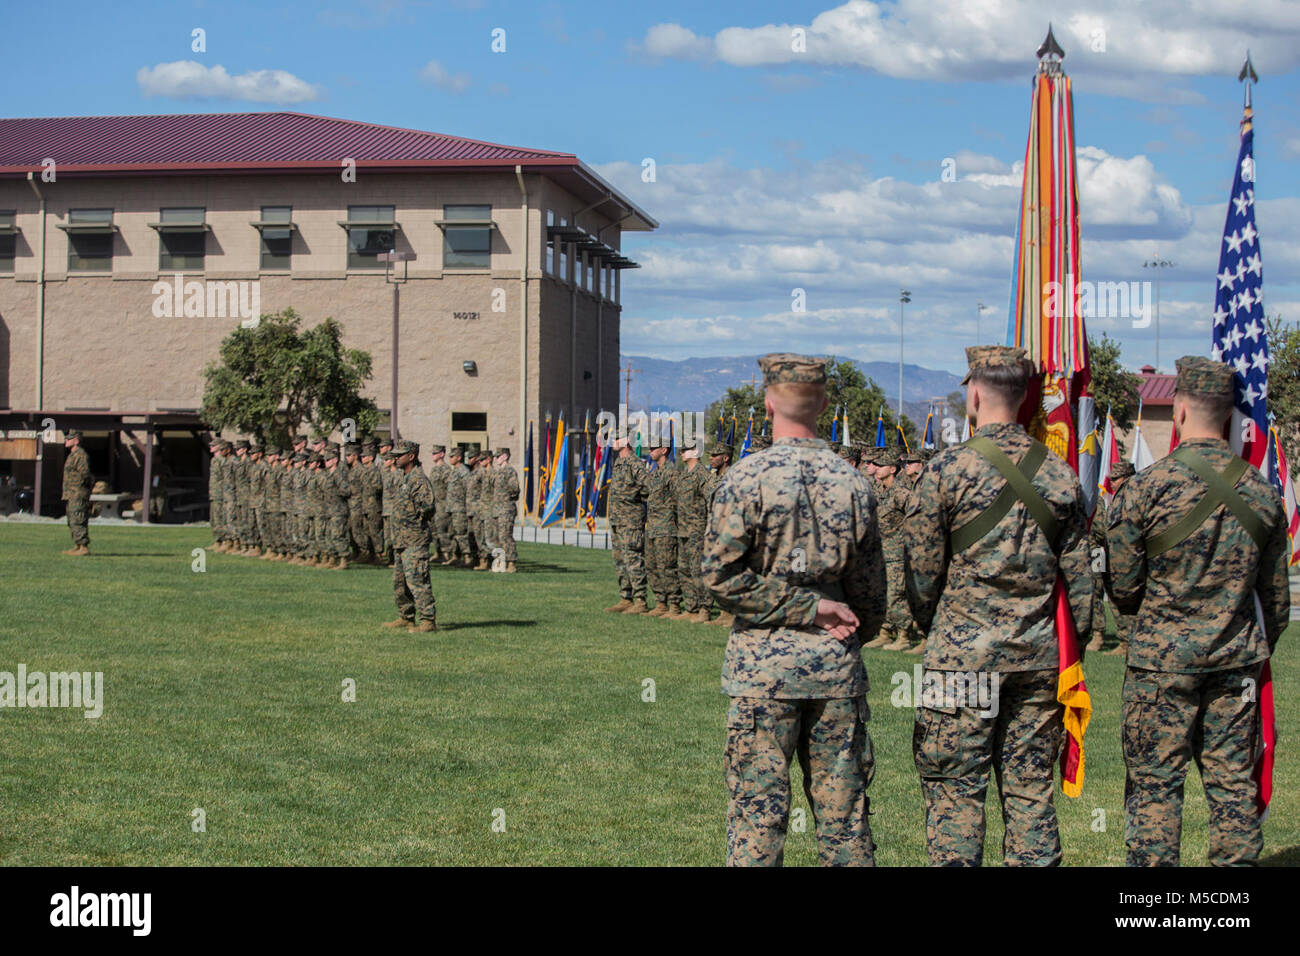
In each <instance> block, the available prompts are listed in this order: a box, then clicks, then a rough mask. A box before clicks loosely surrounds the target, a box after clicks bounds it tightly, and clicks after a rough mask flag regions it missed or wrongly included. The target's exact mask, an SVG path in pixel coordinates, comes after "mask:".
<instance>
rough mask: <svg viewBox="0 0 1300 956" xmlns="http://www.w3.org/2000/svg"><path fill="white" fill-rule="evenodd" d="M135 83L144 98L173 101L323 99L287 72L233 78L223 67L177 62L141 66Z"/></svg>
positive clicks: (294, 101) (314, 89) (302, 100)
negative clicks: (150, 97) (161, 97)
mask: <svg viewBox="0 0 1300 956" xmlns="http://www.w3.org/2000/svg"><path fill="white" fill-rule="evenodd" d="M135 81H136V84H137V85H138V86H139V87H140V92H141V93H143V94H144V95H145V96H166V97H170V98H172V99H180V100H191V99H231V100H247V101H249V102H251V103H279V104H287V103H305V102H308V101H310V100H315V99H319V98H320V90H319V89H318V88H317V87H316V86H313V85H312V84H311V83H308V82H307V81H306V80H301V79H299V78H298V77H296V76H294V75H293V74H292V73H287V72H285V71H284V70H250V71H249V72H247V73H240V74H238V75H237V76H231V75H230V74H229V73H227V72H226V68H225V67H224V66H212V67H208V66H204V65H203V64H202V63H196V62H195V61H193V60H177V61H175V62H173V63H159V64H158V65H157V66H152V67H141V68H140V69H139V70H138V71H137V72H136V74H135Z"/></svg>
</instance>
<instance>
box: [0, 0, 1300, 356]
mask: <svg viewBox="0 0 1300 956" xmlns="http://www.w3.org/2000/svg"><path fill="white" fill-rule="evenodd" d="M50 9H51V8H49V7H42V6H40V5H35V4H21V5H20V4H9V5H6V10H5V13H4V22H5V35H4V37H3V38H2V39H0V50H3V53H4V57H5V60H6V63H7V66H8V74H9V76H10V78H11V80H12V79H14V78H18V77H21V78H23V80H22V82H9V83H5V84H3V86H0V115H3V116H9V117H15V116H78V115H99V114H140V113H186V112H227V111H247V110H275V109H290V110H295V111H299V112H307V113H317V114H321V115H325V116H336V117H343V118H348V119H355V120H362V121H368V122H375V123H382V124H389V125H394V126H402V127H409V128H414V129H425V130H430V131H435V132H440V133H447V134H452V135H456V136H465V137H469V138H472V139H483V140H488V141H492V142H498V143H506V144H510V145H515V146H526V147H535V148H543V149H555V150H562V151H565V152H573V153H576V154H577V155H578V156H579V157H581V158H582V160H583V161H585V162H586V163H587V164H588V165H590V166H592V167H593V168H595V169H596V170H597V171H598V172H600V173H601V174H602V175H603V176H605V177H606V178H607V179H609V180H610V181H611V182H612V183H614V184H615V185H616V186H617V187H618V188H619V189H621V190H622V191H623V192H624V193H625V194H627V195H628V196H630V197H631V198H632V199H634V200H635V201H636V202H637V203H638V204H639V205H640V206H641V207H642V208H643V209H645V210H646V211H647V212H648V213H649V214H650V215H652V216H653V217H654V218H655V219H657V220H658V222H659V223H660V227H659V229H658V230H657V231H655V232H653V233H650V234H628V235H627V236H625V241H624V252H625V253H627V254H628V255H630V256H632V257H633V258H634V259H636V260H637V261H638V262H640V263H641V265H642V268H641V269H639V270H633V271H627V272H624V273H623V280H624V281H623V324H622V351H623V352H624V353H627V354H633V355H650V356H654V357H657V358H664V359H679V358H684V357H688V356H709V355H738V354H753V353H757V352H767V351H802V352H808V353H814V354H834V355H838V356H842V357H852V358H857V359H861V360H864V361H874V360H887V361H897V360H898V356H899V304H898V297H899V295H898V294H899V289H900V288H902V287H906V288H908V289H909V290H910V292H911V295H912V302H911V304H910V305H908V306H907V308H906V312H905V317H904V320H903V340H904V341H903V349H904V352H905V357H906V360H907V362H909V363H913V362H914V363H916V364H919V365H924V366H927V367H930V368H939V369H946V370H949V371H959V370H961V369H962V368H963V367H964V365H965V359H964V352H963V348H964V347H965V346H967V345H971V344H975V343H976V342H977V341H979V342H984V343H988V342H995V341H1003V339H1004V337H1005V326H1006V311H1007V298H1008V291H1009V282H1010V276H1011V267H1012V252H1013V242H1014V231H1015V221H1016V213H1017V207H1018V202H1019V196H1020V186H1021V164H1022V160H1023V154H1024V148H1025V139H1026V135H1027V133H1028V125H1029V104H1030V83H1031V80H1032V78H1033V75H1034V70H1035V67H1036V60H1035V56H1034V54H1035V51H1036V50H1037V48H1038V45H1039V43H1041V42H1042V40H1043V37H1044V35H1045V34H1046V31H1047V26H1048V22H1049V21H1051V23H1052V25H1053V29H1054V32H1055V35H1056V38H1057V40H1058V41H1059V42H1060V44H1061V46H1062V47H1063V48H1064V49H1065V52H1066V56H1065V59H1064V67H1065V70H1066V72H1067V73H1068V74H1069V75H1070V76H1071V77H1072V79H1073V85H1074V97H1075V99H1074V104H1075V134H1076V141H1077V145H1078V151H1077V155H1078V165H1079V175H1080V184H1079V185H1080V217H1081V221H1082V230H1083V243H1082V255H1083V277H1082V278H1083V279H1084V280H1087V281H1094V282H1102V281H1106V282H1138V283H1140V282H1143V281H1147V282H1152V283H1153V285H1152V287H1150V290H1151V293H1152V294H1153V291H1154V278H1155V275H1156V273H1157V271H1158V272H1159V274H1160V279H1161V281H1160V294H1159V311H1160V322H1159V328H1160V337H1159V356H1160V362H1159V364H1160V367H1161V368H1162V369H1163V370H1169V371H1171V370H1172V366H1173V359H1174V358H1175V357H1177V356H1179V355H1183V354H1188V353H1195V354H1207V353H1208V351H1209V347H1210V321H1211V319H1210V313H1211V311H1212V309H1213V307H1214V292H1215V280H1214V274H1215V271H1216V267H1217V262H1218V255H1219V248H1220V245H1221V239H1222V233H1223V223H1224V217H1225V214H1226V210H1227V203H1228V193H1229V190H1230V187H1231V184H1232V174H1233V170H1234V166H1235V162H1236V155H1237V148H1238V143H1239V126H1238V124H1239V121H1240V118H1241V107H1242V84H1240V83H1238V82H1237V73H1238V71H1239V69H1240V67H1241V64H1242V62H1243V60H1244V59H1245V56H1246V51H1247V49H1249V51H1250V55H1251V58H1252V61H1253V63H1254V65H1255V68H1256V70H1257V72H1258V73H1259V76H1260V82H1259V84H1258V85H1257V86H1256V87H1255V89H1254V94H1253V95H1254V105H1255V159H1256V166H1257V181H1256V199H1257V203H1256V217H1257V222H1258V227H1259V234H1260V250H1261V255H1262V261H1263V269H1264V273H1263V274H1264V295H1265V307H1266V312H1267V313H1268V314H1269V315H1270V316H1272V315H1281V316H1282V318H1283V319H1284V320H1287V321H1290V322H1295V321H1297V320H1300V278H1298V277H1297V275H1298V267H1300V185H1298V184H1297V172H1300V78H1298V76H1297V65H1298V64H1300V0H1252V2H1249V3H1243V2H1240V0H1237V2H1220V0H1151V2H1142V0H1078V2H1056V0H964V2H962V0H897V2H894V3H873V2H868V0H850V2H847V3H842V4H838V5H836V4H835V3H834V2H833V0H820V2H793V0H786V2H769V0H748V2H744V3H729V2H713V3H708V4H701V3H698V2H690V3H688V2H676V0H655V2H648V3H609V4H589V3H583V4H579V3H561V2H547V0H534V2H500V3H493V2H488V0H482V2H474V0H451V2H433V0H429V2H418V0H409V2H408V0H351V2H346V3H345V2H335V0H324V2H320V3H305V2H303V3H276V2H272V0H262V2H257V3H245V2H239V0H223V2H211V3H209V2H198V0H195V2H189V3H186V2H167V3H158V2H149V0H139V2H135V3H132V4H130V5H117V4H109V5H106V4H103V3H100V2H96V3H83V2H80V0H71V2H65V3H62V4H60V5H59V6H58V11H59V16H58V23H57V42H52V41H51V40H50V32H51V29H52V22H51V20H50V13H49V11H50ZM196 30H198V31H202V33H201V38H202V44H201V45H202V47H203V49H201V50H196V49H195V47H196V46H197V45H200V44H198V42H197V41H196V34H195V31H196ZM800 31H801V32H800ZM24 38H42V39H41V40H40V42H29V41H28V40H26V39H24ZM647 161H650V162H647ZM651 163H652V164H653V166H652V168H653V177H650V176H649V175H648V173H647V170H648V169H649V168H651ZM945 174H946V175H945ZM647 180H651V181H647ZM1154 259H1159V260H1162V261H1166V262H1170V263H1172V265H1171V266H1168V267H1166V268H1163V269H1160V270H1155V269H1151V268H1144V267H1143V263H1144V262H1146V261H1151V260H1154ZM795 290H802V303H803V305H804V311H802V312H796V311H794V310H793V308H792V303H793V302H794V301H795V298H796V296H797V293H796V291H795ZM980 303H983V304H985V305H986V306H987V307H988V308H987V309H986V310H985V311H983V312H982V313H980V311H979V309H978V306H979V304H980ZM977 316H979V318H978V320H977ZM977 322H978V325H977ZM1141 324H1142V319H1141V318H1137V319H1134V318H1127V317H1113V318H1112V317H1098V318H1096V319H1094V320H1093V321H1092V322H1090V324H1089V331H1090V333H1092V334H1093V335H1097V334H1100V333H1102V332H1105V333H1107V334H1109V335H1110V336H1111V337H1112V338H1114V339H1116V340H1117V341H1118V342H1119V343H1120V345H1121V346H1122V349H1123V353H1122V361H1123V362H1124V363H1125V364H1127V365H1129V366H1130V367H1133V368H1137V367H1139V366H1141V365H1143V364H1146V363H1154V362H1155V359H1156V351H1157V350H1156V323H1154V322H1151V323H1149V324H1147V325H1146V327H1137V326H1139V325H1141Z"/></svg>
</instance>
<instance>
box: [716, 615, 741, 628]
mask: <svg viewBox="0 0 1300 956" xmlns="http://www.w3.org/2000/svg"><path fill="white" fill-rule="evenodd" d="M735 620H736V615H734V614H732V613H731V612H730V611H723V612H722V613H721V614H719V615H718V616H717V617H716V618H714V619H713V623H714V624H718V625H721V626H722V627H731V625H732V624H733V623H735Z"/></svg>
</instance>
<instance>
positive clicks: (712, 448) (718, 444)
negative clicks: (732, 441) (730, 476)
mask: <svg viewBox="0 0 1300 956" xmlns="http://www.w3.org/2000/svg"><path fill="white" fill-rule="evenodd" d="M734 451H735V449H734V448H732V447H731V446H730V445H728V444H727V443H726V442H725V441H718V440H717V439H716V438H715V439H714V440H713V441H711V442H709V454H710V455H730V454H732V453H733V452H734Z"/></svg>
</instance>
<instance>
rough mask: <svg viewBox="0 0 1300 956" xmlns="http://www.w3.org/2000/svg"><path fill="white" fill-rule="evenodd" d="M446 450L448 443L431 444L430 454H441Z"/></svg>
mask: <svg viewBox="0 0 1300 956" xmlns="http://www.w3.org/2000/svg"><path fill="white" fill-rule="evenodd" d="M446 450H447V446H446V445H430V446H429V454H431V455H440V454H442V453H444V452H445V451H446Z"/></svg>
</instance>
